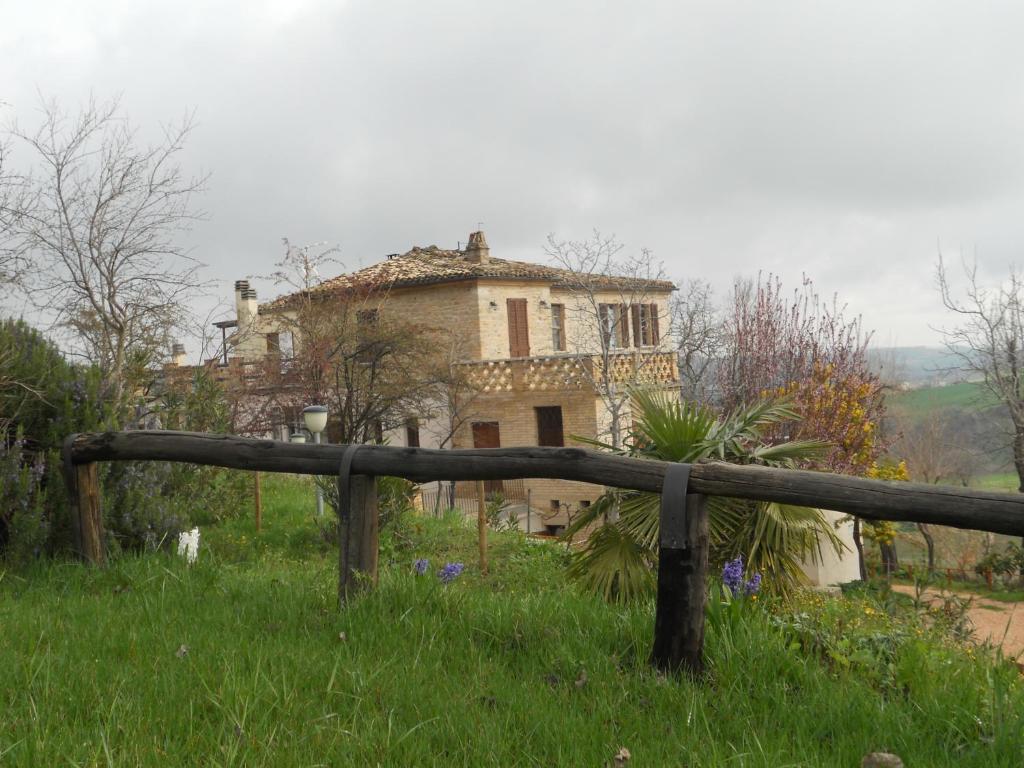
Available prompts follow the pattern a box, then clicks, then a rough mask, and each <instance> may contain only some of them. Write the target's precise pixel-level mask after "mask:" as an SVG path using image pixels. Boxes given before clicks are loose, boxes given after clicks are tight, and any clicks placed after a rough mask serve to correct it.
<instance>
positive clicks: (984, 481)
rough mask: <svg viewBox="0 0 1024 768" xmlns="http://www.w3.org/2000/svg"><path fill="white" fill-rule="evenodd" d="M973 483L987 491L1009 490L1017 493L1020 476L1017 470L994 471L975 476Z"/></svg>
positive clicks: (974, 485)
mask: <svg viewBox="0 0 1024 768" xmlns="http://www.w3.org/2000/svg"><path fill="white" fill-rule="evenodd" d="M971 485H972V486H973V487H975V488H983V489H984V490H986V491H1008V492H1012V493H1016V492H1017V490H1018V489H1019V488H1020V478H1019V477H1018V476H1017V473H1016V472H992V473H989V474H987V475H979V476H978V477H976V478H974V480H973V481H972V482H971Z"/></svg>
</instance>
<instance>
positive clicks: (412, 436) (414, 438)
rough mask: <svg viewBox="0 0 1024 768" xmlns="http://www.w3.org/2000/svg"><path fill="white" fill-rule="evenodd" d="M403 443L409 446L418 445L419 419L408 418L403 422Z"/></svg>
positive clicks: (416, 446) (415, 446)
mask: <svg viewBox="0 0 1024 768" xmlns="http://www.w3.org/2000/svg"><path fill="white" fill-rule="evenodd" d="M405 444H406V445H407V446H409V447H410V448H419V447H420V422H419V419H409V420H408V421H406V422H405Z"/></svg>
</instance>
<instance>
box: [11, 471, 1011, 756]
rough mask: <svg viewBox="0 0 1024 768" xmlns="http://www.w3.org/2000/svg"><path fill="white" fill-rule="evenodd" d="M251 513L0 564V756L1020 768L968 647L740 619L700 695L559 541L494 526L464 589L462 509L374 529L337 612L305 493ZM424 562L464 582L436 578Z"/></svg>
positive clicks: (998, 676) (712, 645) (712, 630)
mask: <svg viewBox="0 0 1024 768" xmlns="http://www.w3.org/2000/svg"><path fill="white" fill-rule="evenodd" d="M264 503H265V512H264V525H265V530H264V531H263V532H262V533H261V534H259V535H256V533H255V530H254V529H253V526H252V522H251V520H248V519H241V520H235V521H229V522H227V523H224V524H222V525H220V526H219V527H217V528H211V529H209V530H206V531H204V538H203V550H202V552H201V555H200V560H199V562H198V563H197V564H196V565H194V566H192V567H189V566H187V565H185V564H184V563H183V562H182V561H181V560H180V559H179V558H177V557H173V556H170V555H149V556H144V557H124V558H122V559H120V560H118V561H116V562H114V563H113V564H111V565H110V566H109V567H108V568H106V569H103V570H90V569H86V568H83V567H81V566H79V565H77V564H73V563H52V564H39V565H38V566H36V567H34V568H33V569H31V570H28V571H19V572H12V571H8V572H5V573H3V577H2V579H0V626H2V628H3V636H2V639H0V712H2V719H0V765H3V766H8V765H11V766H47V765H83V766H86V765H87V766H92V765H97V766H107V765H117V766H136V765H190V766H192V765H197V766H243V765H244V766H264V765H266V766H279V765H280V766H319V765H322V766H374V765H381V766H429V765H444V766H453V765H458V766H512V765H524V766H554V765H566V766H602V765H608V764H610V763H611V759H612V756H613V755H614V754H615V753H616V752H617V750H618V749H619V748H620V747H626V748H627V749H629V750H630V752H631V753H632V756H633V758H632V761H631V763H630V764H631V765H637V766H662V765H666V766H667V765H691V766H698V765H699V766H719V765H721V766H772V767H775V766H808V767H810V766H814V767H815V768H817V767H818V766H851V765H858V764H859V762H860V759H861V757H862V756H863V755H864V754H865V753H866V752H869V751H872V750H880V749H885V750H891V751H894V752H897V753H898V754H900V755H901V756H902V757H903V758H904V760H905V761H906V763H907V765H910V766H915V765H920V766H925V765H947V764H951V763H955V764H956V765H958V766H985V767H986V768H989V767H991V766H1019V765H1020V748H1021V744H1022V743H1024V692H1022V690H1021V685H1020V683H1019V681H1018V680H1017V679H1016V672H1015V670H1012V669H1011V668H1010V667H1009V666H1007V665H1004V664H998V663H994V662H992V661H990V660H989V659H987V658H986V657H984V656H983V655H981V654H979V655H978V656H976V657H974V656H972V655H970V654H966V653H964V652H963V651H962V650H960V649H958V648H956V647H954V646H948V647H947V646H945V645H933V644H930V643H929V642H928V641H927V639H926V638H921V639H912V640H908V641H907V642H906V643H905V644H903V645H901V646H900V650H899V653H898V654H895V655H892V656H887V657H886V658H887V659H889V660H888V661H887V662H886V663H885V664H882V665H880V667H879V674H878V675H875V674H865V673H864V672H863V668H858V667H857V663H858V662H857V658H858V655H857V654H860V653H863V650H856V649H854V651H851V652H850V655H849V658H848V659H846V661H845V662H843V661H841V659H842V658H844V657H843V656H842V655H841V654H836V653H832V654H831V655H823V654H821V653H818V652H812V651H809V650H807V644H808V642H809V641H808V640H807V637H805V636H801V638H802V639H801V641H800V642H794V640H793V638H792V637H791V636H789V635H787V634H784V633H783V632H782V631H780V630H778V629H776V628H774V626H773V625H772V619H771V616H769V615H768V613H767V612H766V611H764V610H760V609H757V608H756V606H752V610H750V611H747V612H746V615H745V616H744V617H743V618H744V620H743V621H740V622H738V623H734V624H729V625H726V626H717V625H712V626H709V628H708V636H707V644H706V650H707V657H708V665H709V673H708V677H707V679H706V680H704V681H702V682H699V683H695V682H692V681H689V680H687V679H671V678H670V679H666V678H663V677H661V676H659V675H657V674H655V673H654V672H652V671H651V669H650V668H649V667H648V665H647V656H648V653H649V649H650V645H651V637H652V631H653V619H652V608H651V606H650V605H649V604H643V605H637V606H633V607H630V608H622V607H613V606H609V605H606V604H604V603H602V602H600V601H598V600H596V599H594V598H592V597H590V596H587V595H583V594H580V593H579V592H577V591H576V590H575V589H574V588H572V587H571V586H567V585H566V583H565V580H564V578H563V569H564V554H563V552H562V550H561V548H560V547H559V546H557V545H550V544H532V543H529V542H527V541H526V540H525V539H524V538H523V537H521V536H519V535H516V534H495V533H492V534H491V543H492V548H491V573H490V575H482V574H480V573H478V572H477V571H476V569H475V568H474V567H473V565H472V564H473V562H474V559H475V558H474V552H475V546H476V542H475V534H474V532H473V531H472V530H471V529H469V528H468V527H467V526H465V525H464V524H463V523H462V522H461V521H460V520H458V519H455V518H449V519H445V520H433V519H422V518H415V519H414V522H413V523H412V524H410V525H408V526H407V527H405V528H404V529H403V530H402V532H401V535H399V536H392V537H386V538H385V539H384V541H383V545H382V559H383V567H382V573H381V583H380V586H379V588H378V589H377V590H376V591H375V592H374V593H373V594H371V595H368V596H366V597H365V598H362V599H360V600H358V601H357V602H356V603H355V604H353V605H351V606H349V607H348V608H347V609H346V610H344V611H340V612H339V611H338V609H337V606H336V603H335V580H336V570H335V566H336V562H335V556H334V553H333V552H332V550H331V548H330V547H329V545H328V544H327V543H326V541H325V540H324V538H323V536H321V534H320V533H319V531H318V530H317V528H316V526H314V525H312V524H311V522H310V511H311V509H312V494H311V491H310V488H309V485H308V484H304V483H299V482H296V481H290V480H281V479H275V480H273V481H268V482H267V483H266V488H265V494H264ZM416 557H429V558H430V560H431V565H432V569H436V568H437V567H439V566H440V565H442V564H443V563H444V562H445V561H449V560H461V561H464V562H466V563H467V570H466V573H465V574H464V576H463V577H461V578H460V579H458V580H457V581H456V582H454V583H453V584H451V585H448V586H444V585H442V584H440V583H439V582H438V581H437V579H436V578H435V577H434V576H433V575H430V576H426V577H419V578H418V577H416V576H415V575H413V573H412V571H411V567H410V566H411V563H412V560H413V559H414V558H416ZM865 613H866V609H865ZM794 615H795V616H805V617H812V618H805V619H800V620H801V621H806V622H807V623H808V625H810V624H813V621H819V622H827V623H828V625H829V626H830V627H831V628H832V631H833V633H834V634H835V636H836V637H839V638H840V640H842V636H843V635H844V633H845V632H846V630H845V629H844V627H847V628H852V627H855V626H857V624H858V622H860V621H861V620H866V618H865V617H864V616H862V615H861V610H860V604H859V603H856V602H851V601H844V600H825V599H823V598H820V597H815V598H813V599H808V603H807V605H806V606H805V607H803V608H800V609H799V611H798V612H797V613H796V614H794ZM813 617H818V618H813ZM822 626H824V625H822ZM879 626H880V627H882V629H878V630H872V632H875V634H879V636H881V637H882V638H883V640H884V638H885V637H887V636H888V635H887V634H886V633H885V631H883V630H884V628H885V627H887V626H889V625H888V624H883V625H879ZM911 634H912V633H911ZM866 636H867V635H866ZM811 646H813V643H811ZM851 665H852V666H851ZM879 680H885V681H886V682H885V683H884V684H882V683H880V682H879Z"/></svg>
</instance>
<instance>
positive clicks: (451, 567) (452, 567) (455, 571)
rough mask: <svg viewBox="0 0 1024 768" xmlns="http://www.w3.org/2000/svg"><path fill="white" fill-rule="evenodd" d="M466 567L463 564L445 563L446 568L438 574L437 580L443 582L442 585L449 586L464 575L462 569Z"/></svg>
mask: <svg viewBox="0 0 1024 768" xmlns="http://www.w3.org/2000/svg"><path fill="white" fill-rule="evenodd" d="M465 567H466V566H464V565H463V564H462V563H445V566H444V568H442V569H441V570H440V571H438V572H437V578H439V579H440V580H441V583H442V584H449V583H450V582H452V581H454V580H455V578H456V577H457V576H458V575H459V574H460V573H462V569H463V568H465Z"/></svg>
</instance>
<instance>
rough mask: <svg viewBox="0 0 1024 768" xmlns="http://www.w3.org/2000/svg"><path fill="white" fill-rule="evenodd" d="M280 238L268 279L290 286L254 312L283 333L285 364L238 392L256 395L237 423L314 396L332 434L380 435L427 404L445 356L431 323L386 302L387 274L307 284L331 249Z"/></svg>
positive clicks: (287, 411)
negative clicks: (330, 285) (249, 414)
mask: <svg viewBox="0 0 1024 768" xmlns="http://www.w3.org/2000/svg"><path fill="white" fill-rule="evenodd" d="M285 245H286V255H285V258H284V259H283V260H282V261H281V262H280V263H279V264H278V265H277V266H278V270H277V271H276V272H275V273H274V274H273V275H271V279H273V280H274V281H275V282H276V283H278V284H279V285H283V286H285V287H287V288H289V289H292V292H291V293H290V294H289V295H288V296H286V297H285V298H284V299H282V300H279V301H278V302H271V304H270V306H269V307H267V308H265V310H264V311H262V312H261V314H260V318H261V321H260V332H263V333H266V332H273V333H277V334H284V333H287V334H289V335H290V336H291V338H292V345H293V349H292V357H291V359H290V360H286V361H279V362H283V363H284V364H285V368H286V370H285V371H283V372H282V375H281V376H280V378H278V379H277V380H276V381H273V380H271V381H270V382H269V383H268V382H265V381H260V382H257V384H256V387H255V388H256V390H257V391H256V392H253V391H251V390H250V391H247V392H243V393H241V396H242V397H244V398H245V399H247V400H248V401H250V402H253V401H259V403H260V408H259V409H258V411H257V413H256V415H257V416H258V417H259V418H262V419H263V422H262V423H260V424H257V423H255V422H254V423H250V424H249V425H248V426H247V431H265V430H267V429H269V428H270V427H272V426H273V425H274V424H275V423H280V421H281V419H282V418H285V419H295V418H297V414H298V413H299V412H300V411H301V409H302V408H303V407H304V406H306V405H309V404H311V403H319V404H323V405H326V406H327V407H328V410H329V412H330V413H331V416H332V418H331V421H330V422H329V424H328V431H329V432H330V433H331V437H332V440H334V441H336V442H343V443H372V442H380V440H381V439H382V438H383V433H384V432H386V431H388V430H390V429H393V428H396V427H400V426H402V425H403V424H404V423H405V422H406V420H407V419H408V417H409V416H410V415H411V414H424V413H428V412H429V411H430V409H431V408H432V407H435V406H436V405H437V402H436V394H437V391H438V386H439V381H440V380H441V379H442V376H444V375H445V374H446V372H447V366H444V365H440V366H439V364H438V355H437V353H436V350H437V348H438V344H439V341H438V339H437V338H436V337H435V336H434V334H433V333H432V329H429V328H426V327H424V326H422V325H420V324H418V323H417V322H415V321H414V320H410V319H409V318H405V317H398V316H396V314H395V313H392V312H389V311H388V308H387V302H388V295H389V286H388V285H387V284H378V283H374V282H371V281H360V280H356V279H353V280H351V281H349V282H347V283H346V284H344V285H341V286H338V287H337V289H336V290H330V291H326V290H315V289H316V288H317V286H318V284H319V282H320V275H319V271H320V269H321V268H322V267H323V265H324V264H326V263H330V262H333V261H334V259H333V254H334V253H335V252H336V249H333V248H324V247H323V246H321V245H315V246H302V247H296V246H292V245H291V244H289V243H288V242H287V241H285Z"/></svg>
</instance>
